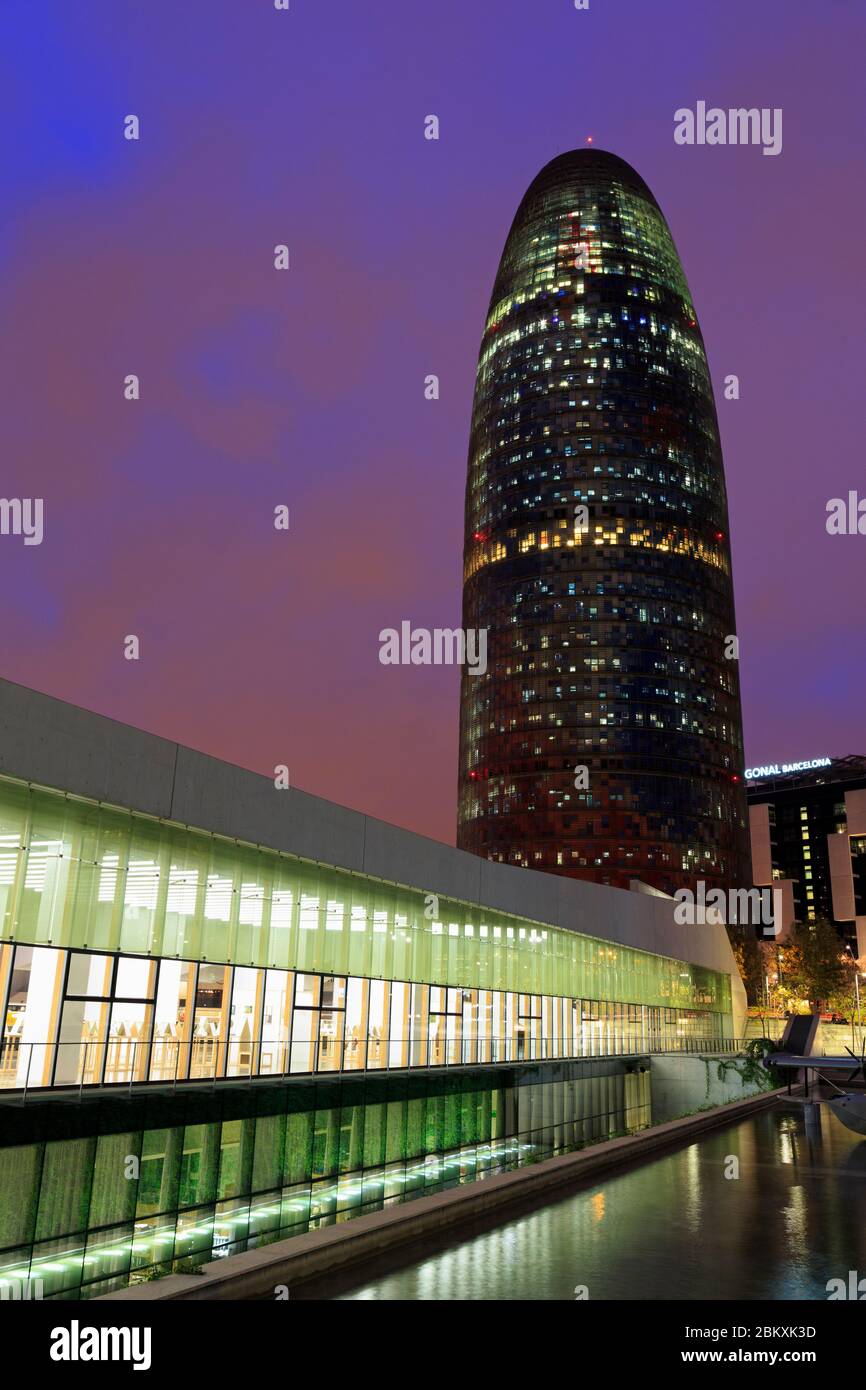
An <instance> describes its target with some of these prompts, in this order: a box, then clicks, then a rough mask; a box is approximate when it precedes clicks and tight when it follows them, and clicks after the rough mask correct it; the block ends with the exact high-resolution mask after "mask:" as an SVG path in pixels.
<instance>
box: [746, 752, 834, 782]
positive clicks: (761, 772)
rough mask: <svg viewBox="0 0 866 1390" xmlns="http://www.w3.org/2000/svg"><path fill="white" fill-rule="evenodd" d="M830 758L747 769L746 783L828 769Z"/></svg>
mask: <svg viewBox="0 0 866 1390" xmlns="http://www.w3.org/2000/svg"><path fill="white" fill-rule="evenodd" d="M831 762H832V759H831V758H807V759H806V760H805V762H802V763H767V764H766V766H765V767H747V768H746V781H747V782H752V781H754V779H755V778H756V777H787V776H788V775H789V774H790V773H792V772H811V770H812V769H813V768H815V767H829V766H830V764H831Z"/></svg>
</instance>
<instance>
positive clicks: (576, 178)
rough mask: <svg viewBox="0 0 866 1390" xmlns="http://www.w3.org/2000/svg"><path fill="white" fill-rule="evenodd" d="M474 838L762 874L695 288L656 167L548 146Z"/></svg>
mask: <svg viewBox="0 0 866 1390" xmlns="http://www.w3.org/2000/svg"><path fill="white" fill-rule="evenodd" d="M463 624H464V627H465V628H487V629H488V639H487V640H488V657H487V670H486V672H485V674H483V675H482V674H476V673H473V672H472V671H471V670H470V669H469V668H467V667H464V671H463V681H462V690H461V710H460V773H459V812H458V839H457V842H458V844H459V845H460V846H461V847H462V848H463V849H466V850H470V851H471V852H472V853H474V854H478V855H482V856H483V857H485V858H487V859H494V860H499V861H504V862H506V863H512V864H518V865H526V866H528V867H530V868H537V869H546V870H549V871H550V872H552V873H561V874H570V875H574V876H576V877H580V878H590V879H595V880H596V881H598V882H601V883H610V884H615V885H619V886H621V887H627V886H628V884H629V881H630V880H631V879H640V880H642V881H643V882H644V883H647V884H649V885H651V886H653V887H656V888H659V889H662V890H663V891H665V892H673V891H674V890H675V889H676V888H678V887H688V886H693V885H694V883H695V882H696V880H699V879H703V880H704V881H705V882H706V884H707V886H708V888H709V887H721V888H728V887H744V886H749V885H750V883H751V874H750V869H749V850H748V832H747V818H746V798H745V789H744V784H743V780H742V774H743V753H742V729H741V714H740V696H739V682H738V675H737V662H736V660H735V659H733V651H732V647H731V644H730V641H729V639H730V638H732V637H733V635H734V634H735V631H736V628H735V623H734V600H733V589H732V584H731V557H730V546H729V541H728V514H727V501H726V497H725V482H724V474H723V468H722V455H721V448H720V445H719V434H718V426H717V422H716V412H715V406H714V403H713V393H712V387H711V384H710V376H709V371H708V368H707V359H706V354H705V352H704V346H703V341H702V338H701V333H700V329H699V327H698V323H697V319H696V315H695V311H694V307H693V305H692V299H691V294H690V293H689V288H688V285H687V284H686V280H685V276H684V274H683V271H682V267H681V266H680V262H679V257H678V256H677V252H676V248H675V246H674V243H673V240H672V238H671V234H670V231H669V230H668V226H667V223H666V222H665V219H664V217H663V216H662V213H661V210H660V209H659V206H658V204H657V202H656V200H655V198H654V197H653V195H652V193H651V192H650V190H649V188H648V187H647V185H646V184H645V183H644V181H643V179H641V178H640V176H639V175H638V174H636V173H635V171H634V170H633V169H632V168H631V167H630V166H629V165H628V164H626V163H625V162H624V161H623V160H621V159H619V158H617V156H615V155H611V154H607V153H604V152H603V151H601V150H595V149H583V150H574V151H572V152H571V153H569V154H563V155H560V156H559V157H558V158H556V159H554V160H552V161H551V163H550V164H548V165H546V166H545V168H544V169H542V171H541V173H540V174H539V175H538V177H537V178H536V179H535V180H534V182H533V183H532V184H531V186H530V188H529V189H528V191H527V193H526V195H525V197H524V199H523V201H522V203H521V204H520V207H519V208H518V210H517V215H516V217H515V219H514V222H513V224H512V227H511V231H510V232H509V234H508V240H507V241H506V244H505V250H504V251H503V253H502V259H501V261H500V264H499V272H498V274H497V277H496V283H495V285H494V288H493V295H492V298H491V301H490V309H489V313H488V317H487V323H486V325H485V329H484V336H483V338H482V342H481V351H480V355H479V361H478V373H477V381H476V387H475V401H474V407H473V414H472V431H471V437H470V444H469V464H468V479H467V485H466V533H465V543H464V584H463Z"/></svg>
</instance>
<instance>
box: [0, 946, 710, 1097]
mask: <svg viewBox="0 0 866 1390" xmlns="http://www.w3.org/2000/svg"><path fill="white" fill-rule="evenodd" d="M0 1005H2V1007H3V1015H2V1016H3V1018H4V1027H3V1033H2V1037H0V1089H5V1090H23V1091H30V1090H34V1089H39V1088H43V1087H52V1086H56V1087H60V1086H77V1087H84V1086H99V1085H106V1086H111V1085H133V1084H135V1083H137V1082H154V1081H156V1082H160V1081H164V1082H172V1083H175V1082H178V1081H201V1080H210V1081H213V1080H218V1079H221V1078H233V1077H234V1078H239V1077H268V1076H271V1077H273V1076H298V1075H304V1074H308V1073H312V1072H354V1071H369V1072H376V1071H395V1070H401V1069H404V1068H414V1067H423V1068H430V1067H445V1066H473V1065H477V1064H478V1063H499V1062H523V1061H548V1060H552V1059H559V1058H567V1057H574V1058H580V1057H610V1056H622V1055H624V1054H627V1053H635V1052H659V1051H664V1052H670V1051H678V1050H688V1047H689V1045H690V1044H691V1043H694V1044H695V1045H698V1044H700V1045H703V1046H706V1044H707V1043H710V1042H713V1041H716V1042H721V1040H722V1039H723V1038H724V1037H725V1034H726V1032H727V1031H729V1030H728V1029H727V1028H726V1018H725V1015H724V1014H723V1013H721V1012H719V1011H718V1010H713V1009H710V1008H706V1007H705V1008H699V1009H698V1008H660V1007H657V1006H653V1005H647V1004H628V1003H619V1002H614V1001H609V1000H600V999H580V998H567V999H564V998H560V997H558V996H551V995H539V994H520V993H517V992H514V991H511V990H478V989H471V988H469V989H454V988H448V987H444V986H440V985H427V984H418V983H413V982H411V981H409V980H370V979H362V978H360V977H358V976H348V977H347V976H337V975H317V974H312V973H310V972H308V971H291V970H288V971H286V970H265V969H256V968H254V967H251V966H230V965H211V964H209V963H207V962H204V961H202V962H194V961H177V960H143V959H140V958H137V957H132V956H106V955H101V954H99V955H97V954H92V953H85V952H79V951H64V950H55V949H54V948H53V947H44V946H14V947H13V946H8V945H7V946H0Z"/></svg>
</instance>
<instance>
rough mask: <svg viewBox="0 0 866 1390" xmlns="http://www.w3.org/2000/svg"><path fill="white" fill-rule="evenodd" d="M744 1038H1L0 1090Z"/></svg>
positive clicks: (706, 1046)
mask: <svg viewBox="0 0 866 1390" xmlns="http://www.w3.org/2000/svg"><path fill="white" fill-rule="evenodd" d="M746 1041H748V1040H747V1039H744V1038H730V1037H725V1036H722V1035H712V1036H706V1037H692V1036H688V1035H684V1036H670V1035H668V1034H666V1033H649V1032H646V1031H644V1030H635V1031H634V1032H629V1031H628V1030H618V1031H617V1032H616V1033H614V1034H613V1035H612V1036H608V1037H605V1036H603V1035H602V1034H601V1033H600V1032H599V1033H597V1034H594V1035H593V1036H591V1037H587V1038H584V1039H581V1040H580V1042H579V1045H577V1046H575V1044H574V1042H573V1041H572V1040H571V1039H568V1040H566V1039H563V1038H532V1037H530V1036H528V1035H525V1034H524V1035H520V1034H518V1035H516V1036H515V1035H511V1036H509V1037H497V1038H488V1037H480V1038H479V1037H476V1038H466V1037H464V1038H429V1039H425V1038H397V1039H395V1038H391V1039H390V1040H386V1039H384V1038H380V1037H377V1036H375V1035H372V1036H369V1037H367V1038H354V1037H349V1038H342V1039H339V1038H321V1037H320V1038H317V1039H309V1040H307V1039H292V1040H291V1041H288V1040H286V1039H281V1040H276V1041H275V1040H274V1039H270V1038H254V1039H244V1040H242V1041H238V1040H234V1039H229V1040H227V1041H226V1040H221V1039H219V1038H193V1039H191V1040H190V1041H187V1042H184V1041H181V1040H177V1039H174V1040H171V1041H165V1040H158V1041H157V1040H153V1041H126V1040H123V1041H122V1043H121V1045H118V1042H117V1040H115V1039H109V1040H108V1041H103V1042H98V1041H92V1040H89V1041H86V1042H76V1043H26V1042H21V1041H19V1040H18V1039H17V1038H14V1039H11V1040H9V1039H6V1040H4V1041H3V1043H2V1044H0V1091H7V1092H16V1093H17V1092H21V1093H22V1094H23V1096H24V1097H25V1098H26V1096H27V1095H28V1094H31V1093H32V1092H34V1091H39V1092H40V1093H41V1092H44V1091H46V1090H64V1091H69V1090H73V1089H77V1090H78V1091H79V1092H83V1091H84V1090H85V1089H86V1088H90V1087H94V1086H106V1087H112V1088H113V1087H128V1088H130V1089H132V1088H133V1087H134V1086H137V1085H165V1084H168V1085H171V1086H172V1087H175V1086H177V1085H178V1083H179V1082H183V1083H186V1082H208V1081H210V1082H211V1083H213V1084H216V1082H217V1081H232V1080H236V1081H241V1080H244V1081H250V1080H257V1079H262V1080H267V1079H270V1080H275V1079H280V1078H284V1077H293V1076H311V1075H328V1074H331V1075H334V1074H336V1075H344V1074H347V1073H348V1074H354V1073H356V1072H374V1073H375V1072H391V1071H406V1070H412V1069H420V1068H424V1069H428V1070H429V1069H431V1068H438V1067H453V1066H485V1065H493V1064H503V1063H522V1062H549V1061H585V1060H593V1059H603V1058H610V1057H625V1056H636V1055H637V1056H640V1055H645V1054H653V1053H655V1054H663V1053H679V1054H690V1055H697V1054H715V1053H724V1054H726V1055H732V1054H735V1053H737V1052H741V1051H742V1050H743V1047H744V1045H745V1042H746Z"/></svg>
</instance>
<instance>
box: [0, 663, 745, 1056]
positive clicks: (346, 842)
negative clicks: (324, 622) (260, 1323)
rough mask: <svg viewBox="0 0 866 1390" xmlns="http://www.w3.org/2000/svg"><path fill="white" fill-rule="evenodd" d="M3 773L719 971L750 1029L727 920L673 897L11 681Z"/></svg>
mask: <svg viewBox="0 0 866 1390" xmlns="http://www.w3.org/2000/svg"><path fill="white" fill-rule="evenodd" d="M0 773H5V774H7V775H9V776H12V777H19V778H21V779H23V780H24V781H27V782H35V783H38V784H40V785H42V786H46V787H54V788H58V789H59V790H61V791H66V792H72V793H74V794H76V795H78V796H85V797H90V798H92V799H93V800H94V801H103V802H108V803H109V804H111V805H115V806H122V807H126V808H129V809H131V810H135V811H142V812H145V813H146V814H148V815H152V816H159V817H162V818H164V819H166V820H171V821H177V822H179V823H181V824H183V825H189V826H196V827H197V828H199V829H201V830H210V831H213V832H215V833H217V834H220V835H225V836H227V837H229V838H230V839H238V840H244V841H247V842H249V843H253V844H261V845H265V846H267V847H269V848H270V849H275V850H283V851H286V852H288V853H290V854H295V855H299V856H301V857H302V858H305V859H311V860H318V861H321V862H322V863H326V864H333V865H336V866H338V867H340V868H345V869H351V870H356V871H358V872H360V873H365V874H370V875H373V876H375V877H378V878H383V879H387V880H389V881H391V882H395V883H401V884H405V885H408V886H409V887H412V888H419V889H422V890H424V891H428V892H436V893H440V894H441V895H442V896H443V897H452V898H459V899H461V900H462V901H464V902H469V903H473V904H474V903H478V904H479V905H480V906H482V907H487V908H498V909H500V910H502V911H504V912H511V913H514V914H516V915H518V916H523V917H528V918H530V919H532V920H533V921H536V922H541V923H546V924H549V925H552V926H556V927H562V928H564V929H565V930H567V931H577V932H584V933H586V934H587V935H590V936H598V937H602V938H604V939H607V940H609V941H614V942H619V943H620V944H621V945H625V946H636V947H639V948H641V949H643V950H645V951H652V952H655V953H657V954H659V955H665V956H673V957H674V958H676V959H677V960H684V961H688V962H689V963H691V964H694V965H702V966H705V967H708V968H709V969H712V970H720V971H722V972H724V973H727V974H729V975H731V977H732V993H733V998H734V1034H735V1035H736V1036H739V1035H741V1033H742V1031H743V1020H744V1018H745V992H744V990H743V987H742V984H741V982H740V977H739V974H738V972H737V968H736V964H735V962H734V959H733V955H732V953H731V948H730V945H729V942H728V937H727V933H726V931H725V929H724V927H722V926H685V925H679V924H678V923H676V922H675V921H674V917H673V908H674V904H673V901H672V900H671V899H670V898H666V897H664V896H659V895H656V894H650V893H642V892H628V891H627V890H625V889H619V888H605V887H601V886H600V885H598V884H594V883H585V882H582V881H581V880H579V879H569V878H562V877H560V876H558V875H555V874H544V873H538V872H536V871H534V870H532V869H519V868H513V867H511V866H510V865H505V864H492V863H489V862H488V861H487V860H484V859H479V858H477V857H476V856H475V855H472V854H467V853H465V852H464V851H462V850H458V849H455V848H453V847H452V846H450V845H443V844H440V843H439V842H438V841H435V840H429V839H427V838H425V837H424V836H422V835H416V834H414V833H413V832H412V831H409V830H401V829H400V828H399V827H397V826H394V825H389V824H387V823H386V822H385V821H380V820H375V819H373V817H372V816H365V815H362V814H361V813H360V812H358V811H350V810H348V809H347V808H346V807H344V806H338V805H336V804H335V803H333V802H331V801H325V800H323V799H322V798H321V797H318V796H312V795H310V794H309V793H308V792H302V791H295V790H282V791H278V790H276V789H275V787H274V785H273V782H272V780H271V779H270V778H268V777H262V776H260V775H259V774H258V773H255V772H248V771H246V770H245V769H243V768H239V767H234V766H232V765H231V764H230V763H224V762H220V760H219V759H217V758H212V757H209V756H208V755H207V754H205V753H198V752H195V751H194V750H193V749H191V748H184V747H183V746H181V745H180V744H177V743H171V742H170V741H169V740H167V739H163V738H158V737H157V736H156V735H154V734H148V733H144V732H142V730H140V729H134V728H131V727H130V726H129V725H127V724H119V723H118V722H117V721H116V720H113V719H106V718H105V717H104V716H103V715H99V714H93V713H91V712H90V711H88V710H82V709H78V708H77V707H76V706H74V705H68V704H66V703H64V702H63V701H62V700H55V699H53V698H52V697H51V696H48V695H42V694H39V693H38V692H36V691H33V690H27V689H25V687H23V686H20V685H13V684H12V683H11V682H10V681H4V680H0Z"/></svg>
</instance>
